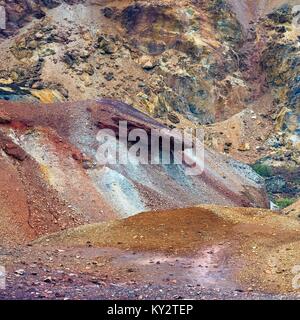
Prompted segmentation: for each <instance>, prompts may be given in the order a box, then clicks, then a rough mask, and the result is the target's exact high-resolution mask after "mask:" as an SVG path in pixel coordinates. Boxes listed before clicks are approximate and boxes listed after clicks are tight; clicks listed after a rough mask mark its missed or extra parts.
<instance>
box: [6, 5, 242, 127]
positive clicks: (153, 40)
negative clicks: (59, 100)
mask: <svg viewBox="0 0 300 320" xmlns="http://www.w3.org/2000/svg"><path fill="white" fill-rule="evenodd" d="M34 4H35V6H33V5H32V6H31V7H34V8H36V7H38V8H40V9H41V10H44V12H45V14H46V16H45V17H44V18H42V19H40V21H37V20H33V21H32V22H28V23H27V28H28V30H26V31H25V32H24V33H22V35H20V36H17V37H13V38H10V39H9V41H4V43H3V49H1V51H3V52H6V57H5V59H8V62H9V63H8V66H6V67H5V69H3V70H0V75H1V77H0V78H2V79H5V80H6V81H8V80H10V79H12V80H13V82H14V83H15V84H18V85H19V86H24V85H25V87H27V88H28V89H29V90H31V89H32V88H34V87H36V88H40V87H41V86H44V87H46V88H49V85H50V84H52V85H57V86H58V87H64V91H65V92H68V99H70V100H79V99H84V98H90V97H93V96H99V97H100V96H107V97H111V98H118V99H120V100H123V101H126V102H130V103H131V104H133V105H134V106H135V107H136V108H138V109H142V110H144V111H146V112H148V113H149V114H151V115H154V116H156V117H159V118H162V119H165V121H168V113H169V112H172V111H175V112H177V113H178V114H179V115H182V116H183V117H184V118H186V119H189V120H192V121H193V122H195V123H202V124H205V123H212V122H215V121H217V120H222V119H225V118H227V117H229V116H231V115H233V114H234V113H235V112H238V111H240V110H242V109H243V108H244V107H245V104H244V100H245V99H246V98H243V99H242V100H241V99H238V97H240V96H241V95H243V96H247V89H246V88H245V86H244V84H243V81H242V79H241V75H240V73H239V70H238V62H237V60H238V59H237V54H236V51H237V48H238V46H239V45H240V43H241V41H242V38H243V37H242V30H241V25H240V24H239V22H238V21H237V19H236V17H235V15H234V14H233V13H232V11H231V10H230V8H229V6H228V5H227V3H226V2H225V1H210V2H208V3H207V2H206V1H196V2H185V1H182V2H179V3H178V7H176V8H174V6H173V4H172V3H170V2H169V1H162V2H157V1H150V2H149V1H147V2H146V1H138V2H133V1H129V2H122V3H119V2H118V3H117V2H115V1H110V2H106V3H105V6H104V5H100V4H99V5H97V6H95V5H92V4H90V3H89V2H86V3H85V4H74V5H73V6H68V5H67V4H63V5H61V6H59V7H56V6H57V5H58V3H56V2H55V3H54V4H52V3H51V4H48V3H47V4H42V3H40V2H34ZM21 5H22V8H23V7H26V8H27V7H28V6H27V4H26V2H25V3H21ZM31 7H30V8H31ZM53 7H55V8H53ZM34 8H32V10H31V11H34V10H35V9H34ZM48 8H52V9H51V10H48ZM95 8H97V9H95ZM10 10H12V9H9V6H8V11H9V12H10ZM16 10H17V9H16ZM24 10H25V9H24ZM26 10H27V9H26ZM26 10H25V11H26ZM28 10H29V9H28ZM28 10H27V11H28ZM67 10H69V11H71V12H72V14H71V15H68V14H67V13H66V11H67ZM17 11H18V10H17ZM20 11H21V12H23V11H22V10H21V9H20ZM27 11H26V12H27ZM29 11H30V10H29ZM29 11H28V12H29ZM9 16H10V14H9ZM9 19H11V18H9ZM87 23H88V24H89V25H91V28H87V27H86V24H87ZM113 26H114V27H113ZM19 27H22V25H20V26H19ZM21 30H22V28H21ZM100 30H101V31H100ZM6 43H7V44H8V43H9V47H7V46H6V45H5V44H6ZM4 47H5V48H4ZM79 48H80V49H79ZM38 61H40V64H38V65H37V63H38ZM125 66H126V68H125ZM57 69H58V70H60V73H61V75H60V77H58V76H57V73H56V72H54V70H57ZM26 70H30V73H31V76H30V77H29V79H28V77H27V75H26ZM32 70H35V71H34V76H33V75H32ZM36 88H35V89H36ZM232 101H235V102H236V103H235V105H234V107H233V108H224V107H223V104H224V103H225V104H226V103H231V102H232Z"/></svg>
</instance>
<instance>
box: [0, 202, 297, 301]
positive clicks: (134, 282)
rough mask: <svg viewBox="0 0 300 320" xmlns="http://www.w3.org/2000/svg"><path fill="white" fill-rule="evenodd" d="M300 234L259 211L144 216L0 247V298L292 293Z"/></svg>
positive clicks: (290, 223)
mask: <svg viewBox="0 0 300 320" xmlns="http://www.w3.org/2000/svg"><path fill="white" fill-rule="evenodd" d="M299 235H300V224H299V222H298V221H296V220H293V219H290V218H287V217H284V216H281V215H279V214H275V213H272V212H270V211H268V210H261V209H246V208H224V207H218V206H206V207H199V208H190V209H180V210H175V211H163V212H151V213H143V214H140V215H137V216H134V217H131V218H128V219H124V220H118V221H114V222H110V223H104V224H96V225H87V226H83V227H79V228H76V229H70V230H67V231H64V232H60V233H57V234H54V235H51V236H47V237H44V238H41V239H39V240H37V241H35V242H33V243H32V244H30V245H29V246H26V247H19V248H14V249H2V250H1V251H0V252H1V253H0V264H1V265H4V266H5V267H6V269H7V272H8V276H7V287H6V290H5V291H3V290H2V291H0V298H1V299H7V298H18V299H19V298H21V299H25V298H26V299H36V298H37V299H121V298H122V299H166V298H168V299H188V298H189V299H287V298H293V299H298V298H300V292H299V291H297V290H295V289H293V283H294V282H293V280H295V274H294V273H293V268H294V267H295V266H296V265H298V263H299V261H298V260H297V259H298V258H297V257H299V253H300V241H299Z"/></svg>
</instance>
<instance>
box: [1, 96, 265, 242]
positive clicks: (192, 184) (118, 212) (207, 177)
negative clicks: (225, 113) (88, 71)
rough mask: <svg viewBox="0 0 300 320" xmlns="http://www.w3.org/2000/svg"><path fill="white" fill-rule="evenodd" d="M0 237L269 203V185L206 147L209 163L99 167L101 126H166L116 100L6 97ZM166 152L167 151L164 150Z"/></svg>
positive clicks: (20, 237) (17, 237)
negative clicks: (193, 167)
mask: <svg viewBox="0 0 300 320" xmlns="http://www.w3.org/2000/svg"><path fill="white" fill-rule="evenodd" d="M0 119H1V121H0V152H1V153H0V170H1V177H2V179H1V182H0V201H1V207H0V208H1V209H0V210H1V215H0V216H1V224H0V225H1V242H2V243H5V242H6V241H8V240H13V241H14V242H24V241H26V240H30V239H33V238H34V237H36V236H38V235H41V234H45V233H49V232H53V231H58V230H61V229H65V228H67V227H70V226H76V225H80V224H84V223H92V222H99V221H107V220H111V219H114V218H116V217H126V216H130V215H133V214H136V213H138V212H142V211H150V210H158V209H168V208H180V207H188V206H193V205H198V204H199V203H217V204H220V205H228V206H245V207H246V206H258V207H268V200H267V197H266V194H265V192H264V186H263V184H261V180H260V179H259V177H258V176H257V175H256V174H255V173H253V171H252V170H251V169H250V168H249V167H247V166H245V165H242V164H241V163H238V162H236V161H234V160H232V159H230V158H228V157H225V156H222V155H219V154H217V153H215V152H212V151H209V150H205V162H204V164H205V169H204V172H203V173H202V174H200V175H197V176H189V175H186V174H185V165H184V164H183V165H175V164H173V165H172V164H171V165H163V164H161V165H146V164H144V165H142V164H133V163H128V164H126V165H120V164H115V165H105V166H103V165H100V164H99V163H98V162H97V161H96V158H95V156H96V152H97V150H98V147H99V142H98V141H97V139H96V137H97V133H98V132H99V128H110V129H112V130H117V128H118V123H119V121H120V120H126V121H127V123H128V127H129V128H143V129H145V130H146V131H148V132H149V130H150V129H161V128H163V126H162V125H161V124H159V123H157V122H156V121H154V120H152V119H151V118H149V117H148V116H146V115H144V114H143V113H141V112H139V111H136V110H135V109H134V108H132V107H130V106H128V105H125V104H123V103H120V102H117V101H111V100H99V101H86V102H78V103H66V104H53V105H38V104H36V105H35V104H21V103H20V104H15V103H10V102H5V101H3V102H0ZM164 152H165V151H164V150H163V153H164Z"/></svg>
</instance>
